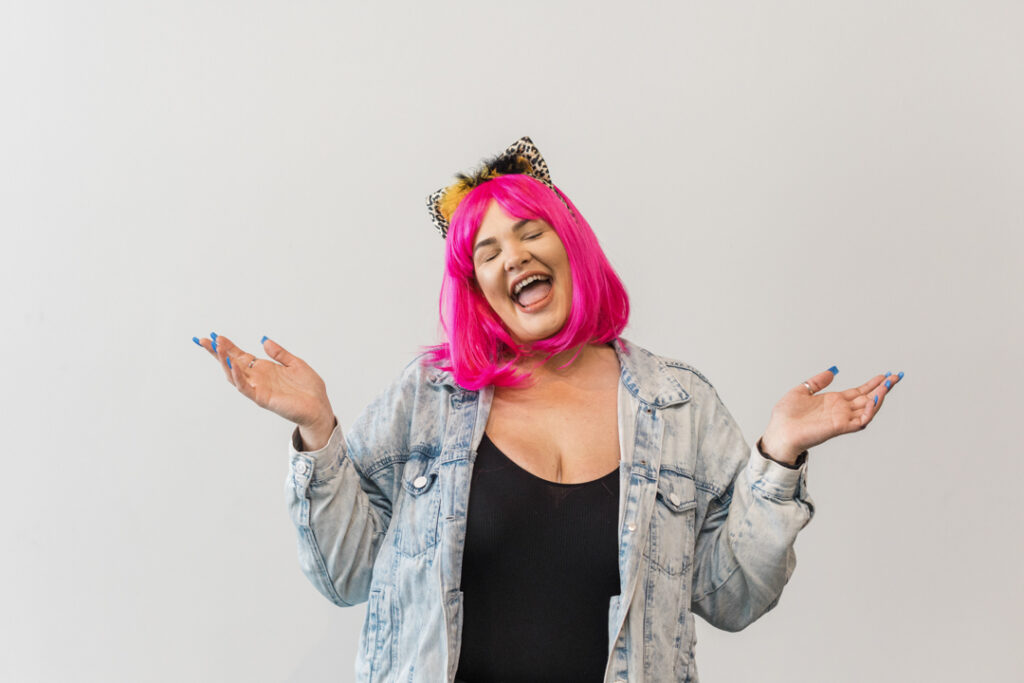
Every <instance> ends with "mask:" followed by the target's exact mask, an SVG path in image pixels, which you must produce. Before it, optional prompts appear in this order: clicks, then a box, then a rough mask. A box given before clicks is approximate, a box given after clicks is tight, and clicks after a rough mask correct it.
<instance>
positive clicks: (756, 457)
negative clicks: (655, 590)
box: [693, 389, 814, 631]
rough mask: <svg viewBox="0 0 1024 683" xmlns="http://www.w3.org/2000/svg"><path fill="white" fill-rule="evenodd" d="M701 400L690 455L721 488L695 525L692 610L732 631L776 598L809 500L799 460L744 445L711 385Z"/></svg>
mask: <svg viewBox="0 0 1024 683" xmlns="http://www.w3.org/2000/svg"><path fill="white" fill-rule="evenodd" d="M704 405H706V406H708V408H707V409H706V410H705V411H704V413H705V414H703V415H702V416H701V419H700V421H699V424H700V429H701V433H700V435H699V440H698V443H699V447H698V455H697V457H698V461H699V462H701V463H704V467H705V471H706V475H705V476H706V477H707V478H708V479H709V480H710V481H711V482H713V483H715V484H716V485H718V487H719V488H720V489H721V491H722V493H721V494H720V495H718V496H717V497H716V498H714V499H712V501H711V503H710V504H709V505H708V509H707V514H706V515H705V518H704V523H703V525H702V526H701V528H700V529H699V530H698V533H697V541H696V545H697V548H696V560H695V566H694V577H693V581H694V583H693V586H694V587H693V611H694V612H695V613H697V614H699V615H701V616H702V617H704V619H706V620H707V621H708V622H709V623H711V624H712V625H713V626H716V627H718V628H721V629H724V630H727V631H738V630H740V629H742V628H744V627H746V626H748V625H750V624H751V623H753V622H754V621H755V620H756V619H758V618H759V617H760V616H761V615H762V614H764V613H765V612H767V611H768V610H770V609H771V608H772V607H774V606H775V604H776V603H777V602H778V599H779V596H780V595H781V594H782V589H783V587H784V586H785V585H786V582H787V581H788V580H789V577H790V575H792V573H793V569H794V568H795V567H796V553H795V552H794V551H793V543H794V541H795V540H796V536H797V533H798V532H799V531H800V530H801V529H803V528H804V526H806V525H807V523H808V522H809V521H810V519H811V517H812V516H813V514H814V506H813V502H812V500H811V499H810V497H809V496H808V494H807V487H806V464H804V465H801V466H800V467H799V468H796V469H791V468H788V467H784V466H783V465H781V464H779V463H777V462H774V461H772V460H770V459H768V458H766V457H764V456H762V455H761V454H760V453H759V452H758V451H757V450H753V449H751V448H750V447H749V446H748V445H747V443H746V441H745V440H744V439H743V434H742V433H741V431H740V429H739V426H738V425H737V424H736V422H735V420H733V418H732V415H730V414H729V411H728V410H727V409H726V408H725V406H724V405H723V404H722V402H721V400H720V399H719V397H718V395H717V393H715V392H714V390H713V389H712V390H711V395H710V396H708V398H707V401H706V402H705V404H704Z"/></svg>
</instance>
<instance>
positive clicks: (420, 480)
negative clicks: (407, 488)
mask: <svg viewBox="0 0 1024 683" xmlns="http://www.w3.org/2000/svg"><path fill="white" fill-rule="evenodd" d="M412 485H413V486H415V487H416V488H418V489H421V488H423V487H424V486H426V485H427V478H426V477H423V476H420V477H416V479H415V480H414V481H413V482H412Z"/></svg>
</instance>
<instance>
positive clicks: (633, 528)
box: [626, 523, 636, 531]
mask: <svg viewBox="0 0 1024 683" xmlns="http://www.w3.org/2000/svg"><path fill="white" fill-rule="evenodd" d="M626 528H627V529H629V530H630V531H636V524H633V523H629V524H627V525H626Z"/></svg>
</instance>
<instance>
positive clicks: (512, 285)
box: [473, 201, 572, 344]
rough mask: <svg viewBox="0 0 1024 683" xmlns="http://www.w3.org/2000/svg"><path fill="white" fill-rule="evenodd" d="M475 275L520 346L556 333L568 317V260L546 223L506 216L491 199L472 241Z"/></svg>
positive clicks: (569, 291)
mask: <svg viewBox="0 0 1024 683" xmlns="http://www.w3.org/2000/svg"><path fill="white" fill-rule="evenodd" d="M473 271H474V273H475V274H476V281H477V284H478V285H479V286H480V291H482V292H483V294H484V297H485V298H486V299H487V303H489V304H490V305H491V308H492V309H494V312H495V313H497V314H498V316H499V317H500V318H501V320H502V322H504V323H505V326H506V327H507V328H508V329H509V332H511V333H512V337H513V338H514V339H515V340H516V341H517V342H518V343H520V344H527V343H530V342H535V341H539V340H541V339H546V338H548V337H550V336H553V335H554V334H557V333H558V331H559V330H561V329H562V326H563V325H564V324H565V321H566V320H568V318H569V309H570V307H571V305H572V276H571V274H570V270H569V257H568V255H567V254H566V253H565V247H564V246H563V245H562V240H560V239H559V238H558V235H557V234H556V233H555V231H554V229H552V227H551V226H550V225H548V224H547V223H545V222H544V221H542V220H535V221H527V220H521V219H518V218H513V217H512V216H509V215H508V214H507V213H505V211H504V209H502V208H501V206H499V205H498V203H497V202H495V201H492V202H491V205H490V206H489V207H488V208H487V213H485V214H484V220H483V222H482V223H481V224H480V229H479V230H478V231H477V234H476V238H475V240H474V241H473Z"/></svg>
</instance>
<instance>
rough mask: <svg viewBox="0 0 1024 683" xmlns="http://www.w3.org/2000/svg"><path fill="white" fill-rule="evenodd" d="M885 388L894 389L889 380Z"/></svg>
mask: <svg viewBox="0 0 1024 683" xmlns="http://www.w3.org/2000/svg"><path fill="white" fill-rule="evenodd" d="M885 388H886V389H892V385H891V384H889V380H885Z"/></svg>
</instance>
